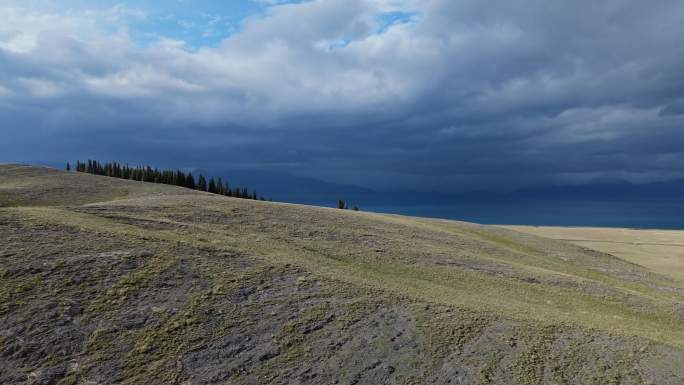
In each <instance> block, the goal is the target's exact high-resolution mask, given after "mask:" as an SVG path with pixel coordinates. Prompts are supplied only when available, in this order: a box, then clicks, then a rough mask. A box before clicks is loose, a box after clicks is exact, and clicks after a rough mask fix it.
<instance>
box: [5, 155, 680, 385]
mask: <svg viewBox="0 0 684 385" xmlns="http://www.w3.org/2000/svg"><path fill="white" fill-rule="evenodd" d="M0 202H2V206H5V207H4V208H1V209H0V236H1V237H2V242H0V357H2V360H0V383H26V384H28V383H61V384H86V383H125V384H136V383H146V384H155V383H159V384H167V383H178V384H209V383H212V384H213V383H217V384H267V383H277V384H333V383H339V384H382V383H391V384H425V383H436V384H644V383H646V384H648V383H652V384H684V281H683V280H681V279H679V278H677V276H673V275H670V276H667V275H660V274H657V273H654V272H651V271H650V270H647V269H645V268H643V267H641V266H639V265H637V264H633V263H630V262H626V261H623V260H621V259H618V258H616V257H613V256H611V255H609V254H604V253H601V252H598V251H593V250H590V249H586V248H583V247H580V246H575V245H571V244H568V243H564V242H559V241H553V240H550V239H545V238H539V237H536V236H534V235H530V234H523V233H520V232H516V231H512V230H509V229H503V228H497V227H489V226H480V225H475V224H469V223H463V222H455V221H445V220H429V219H418V218H410V217H402V216H393V215H380V214H373V213H364V212H351V211H342V210H335V209H325V208H317V207H308V206H298V205H288V204H278V203H268V202H255V201H249V200H241V199H232V198H226V197H221V196H216V195H210V194H203V193H197V192H194V191H191V190H184V189H178V188H174V187H170V186H163V185H150V184H145V183H139V182H128V181H123V180H117V179H108V178H104V177H97V176H92V175H86V174H67V173H64V172H60V171H55V170H50V169H40V168H31V167H23V166H12V165H6V166H0Z"/></svg>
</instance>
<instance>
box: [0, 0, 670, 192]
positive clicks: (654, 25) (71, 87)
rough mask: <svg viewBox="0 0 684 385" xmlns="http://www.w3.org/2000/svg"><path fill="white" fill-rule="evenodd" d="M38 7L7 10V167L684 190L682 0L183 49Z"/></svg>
mask: <svg viewBox="0 0 684 385" xmlns="http://www.w3.org/2000/svg"><path fill="white" fill-rule="evenodd" d="M185 3H187V4H188V5H187V7H188V10H190V9H192V3H191V2H190V1H186V2H185ZM25 4H26V2H18V1H16V2H14V1H10V2H7V1H4V2H2V3H0V20H3V22H2V23H0V161H2V160H4V161H10V160H15V161H21V160H27V159H48V160H62V159H76V158H85V157H96V158H99V159H118V160H130V161H132V162H150V163H153V164H157V165H160V166H166V165H170V166H199V167H217V166H222V165H225V166H231V167H233V166H240V167H256V168H265V169H277V170H284V171H289V172H294V173H297V174H299V175H306V176H313V177H318V178H324V179H326V180H329V181H336V182H345V183H355V184H359V185H364V186H369V187H374V188H402V187H403V188H418V189H424V190H438V189H439V190H444V189H448V190H462V189H475V188H511V187H520V186H529V185H540V184H548V183H559V182H560V183H581V182H584V181H593V180H600V179H615V178H619V179H627V180H631V181H636V182H645V181H652V180H663V179H670V178H677V177H682V176H684V45H683V44H682V37H683V36H684V2H682V1H681V0H658V1H643V0H605V1H600V2H596V1H585V0H574V1H562V2H561V1H548V0H518V1H510V0H491V1H487V2H483V1H475V0H472V1H465V0H426V1H419V0H415V1H414V0H405V1H391V0H383V1H363V0H319V1H310V2H302V3H287V4H282V2H279V1H260V2H252V3H250V6H252V7H253V8H255V9H254V10H252V11H250V13H249V15H250V16H247V17H245V18H242V19H241V20H239V21H237V22H233V23H232V24H231V23H228V22H225V20H228V19H230V15H220V14H219V15H207V16H206V18H200V19H195V20H193V21H192V23H189V22H186V23H183V22H181V21H182V20H181V19H180V17H181V16H182V15H178V14H173V13H170V14H168V15H165V16H164V17H167V18H168V19H166V20H176V21H178V23H176V25H177V26H178V27H177V28H179V29H182V28H187V29H188V31H191V33H188V34H186V35H187V39H183V40H180V39H181V38H182V37H183V36H184V35H183V34H182V33H173V34H171V33H168V28H166V29H160V30H158V31H156V32H155V33H148V34H146V35H144V38H141V36H142V35H141V34H140V33H139V32H136V31H140V30H141V28H140V26H142V25H146V23H147V25H150V24H151V23H153V22H154V21H155V20H157V21H158V20H160V19H159V18H160V16H159V15H158V14H155V13H154V9H140V8H136V7H135V5H131V4H128V5H127V4H119V5H113V6H111V7H104V8H102V7H101V8H98V9H92V8H91V9H89V8H87V7H84V6H73V7H71V8H69V7H56V6H54V4H52V6H51V3H50V2H38V3H36V4H40V5H34V6H29V5H25ZM188 12H189V11H188ZM245 12H246V11H245ZM165 32H166V33H165ZM175 32H178V31H175ZM202 36H205V37H211V40H202V39H200V38H199V37H202ZM195 37H197V39H194V38H195ZM203 42H204V43H203Z"/></svg>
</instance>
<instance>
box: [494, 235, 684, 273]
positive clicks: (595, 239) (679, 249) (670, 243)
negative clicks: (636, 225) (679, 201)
mask: <svg viewBox="0 0 684 385" xmlns="http://www.w3.org/2000/svg"><path fill="white" fill-rule="evenodd" d="M505 227H507V228H509V229H512V230H516V231H520V232H524V233H528V234H533V235H537V236H541V237H546V238H551V239H557V240H562V241H565V242H569V243H572V244H575V245H579V246H583V247H587V248H590V249H594V250H599V251H603V252H605V253H609V254H612V255H614V256H616V257H618V258H621V259H624V260H626V261H629V262H632V263H635V264H637V265H641V266H643V267H645V268H647V269H649V270H651V271H653V272H656V273H659V274H663V275H667V276H670V277H672V278H675V279H677V280H680V281H684V230H637V229H623V228H602V227H550V226H549V227H545V226H505Z"/></svg>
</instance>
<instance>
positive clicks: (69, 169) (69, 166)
mask: <svg viewBox="0 0 684 385" xmlns="http://www.w3.org/2000/svg"><path fill="white" fill-rule="evenodd" d="M66 170H67V171H71V165H70V164H69V162H67V165H66Z"/></svg>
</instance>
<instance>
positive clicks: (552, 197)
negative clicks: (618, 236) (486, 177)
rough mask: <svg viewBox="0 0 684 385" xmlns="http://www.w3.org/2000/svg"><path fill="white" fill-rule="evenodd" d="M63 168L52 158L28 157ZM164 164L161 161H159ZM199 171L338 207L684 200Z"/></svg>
mask: <svg viewBox="0 0 684 385" xmlns="http://www.w3.org/2000/svg"><path fill="white" fill-rule="evenodd" d="M26 163H30V164H36V165H45V166H49V167H55V168H63V167H64V165H63V164H62V163H58V162H53V161H31V162H26ZM160 167H161V166H160ZM186 170H190V171H192V172H193V173H194V174H195V175H196V176H197V175H199V174H200V173H202V174H204V175H206V176H214V177H219V176H220V177H222V178H223V179H224V180H225V181H228V182H229V183H230V184H231V185H233V186H240V187H241V186H249V187H250V188H251V189H256V190H257V192H258V193H259V194H260V195H264V196H266V197H268V198H271V199H273V200H275V201H282V202H290V203H302V204H313V205H321V206H331V207H332V206H335V205H336V203H337V200H338V199H339V198H343V199H345V200H347V202H348V203H349V204H357V205H359V206H361V207H364V206H374V207H375V206H394V207H397V206H414V205H425V204H429V205H452V204H459V205H462V204H466V203H477V204H484V203H496V204H512V203H516V202H520V203H525V202H531V201H545V202H554V201H558V202H563V201H573V202H577V201H594V202H597V201H598V202H600V201H620V202H647V201H659V202H675V201H676V202H678V201H680V200H682V201H684V179H680V180H673V181H667V182H656V183H645V184H634V183H630V182H626V181H620V180H618V181H609V182H603V183H591V184H585V185H579V186H567V185H565V186H546V187H537V188H528V189H521V190H516V191H512V192H491V191H471V192H461V193H442V192H418V191H411V190H408V189H407V190H396V191H376V190H373V189H369V188H365V187H360V186H354V185H349V184H338V183H330V182H325V181H321V180H317V179H313V178H306V177H299V176H294V175H291V174H287V173H284V172H274V171H261V170H244V169H211V168H206V169H205V168H195V169H186Z"/></svg>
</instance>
